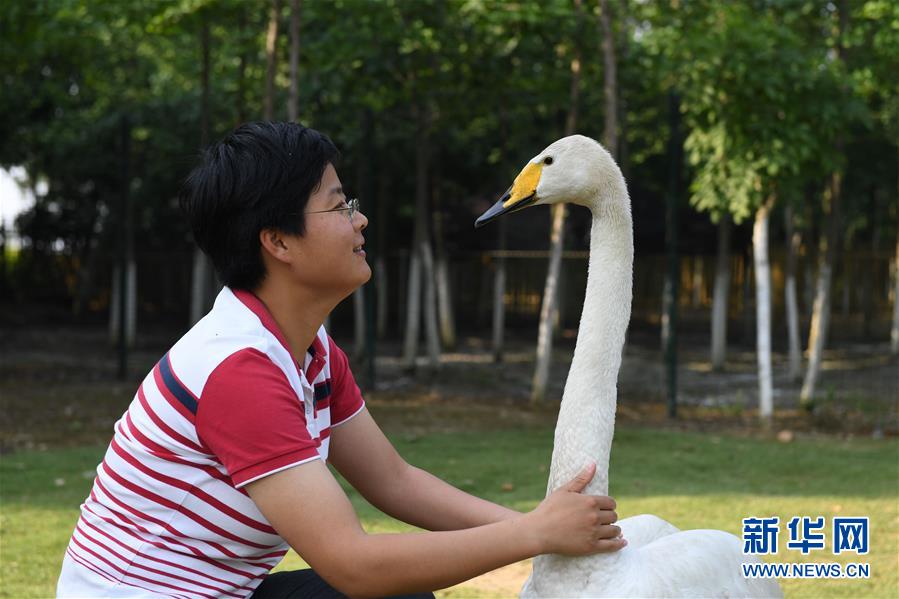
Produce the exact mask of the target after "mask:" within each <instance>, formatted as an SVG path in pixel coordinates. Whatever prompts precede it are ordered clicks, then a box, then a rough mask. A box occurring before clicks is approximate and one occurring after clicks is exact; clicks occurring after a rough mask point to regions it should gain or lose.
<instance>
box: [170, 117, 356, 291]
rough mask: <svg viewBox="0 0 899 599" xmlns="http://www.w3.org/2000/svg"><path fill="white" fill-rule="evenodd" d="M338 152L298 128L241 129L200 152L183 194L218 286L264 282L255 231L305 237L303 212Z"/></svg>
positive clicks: (319, 135)
mask: <svg viewBox="0 0 899 599" xmlns="http://www.w3.org/2000/svg"><path fill="white" fill-rule="evenodd" d="M339 157H340V153H339V152H338V151H337V147H336V146H335V145H334V143H333V142H332V141H331V140H330V139H328V137H327V136H326V135H324V134H322V133H319V132H318V131H316V130H314V129H310V128H308V127H304V126H303V125H300V124H297V123H271V122H258V123H246V124H244V125H241V126H240V127H238V128H237V129H235V130H234V131H232V132H231V133H230V134H229V135H228V136H227V137H225V139H223V140H222V141H220V142H218V143H216V144H213V145H212V146H210V147H209V148H207V149H206V150H204V151H203V153H202V157H201V161H200V164H199V165H198V166H197V167H196V168H195V169H194V170H193V171H192V172H191V173H190V175H189V176H188V177H187V181H186V182H185V185H184V189H183V191H182V193H181V207H182V209H183V210H184V211H185V213H186V214H187V216H188V219H189V221H190V226H191V229H192V230H193V235H194V240H195V241H196V242H197V245H198V246H200V249H201V250H203V251H204V252H205V253H206V255H208V256H209V258H210V259H211V260H212V264H213V266H214V267H215V270H216V272H217V273H218V275H219V278H220V279H221V281H222V283H224V284H225V285H227V286H229V287H232V288H235V289H247V290H253V289H256V288H257V287H258V286H259V285H260V284H261V283H262V280H263V279H264V278H265V274H266V273H265V266H264V264H263V262H262V255H261V249H262V246H261V244H260V243H259V232H260V231H262V230H263V229H278V230H280V231H283V232H285V233H288V234H293V235H303V234H304V233H305V219H304V217H303V211H304V210H305V208H306V203H307V202H308V201H309V196H310V195H312V194H313V193H315V191H316V190H317V188H318V185H319V183H320V182H321V179H322V176H323V175H324V172H325V169H326V168H327V166H328V164H336V161H337V160H338V159H339Z"/></svg>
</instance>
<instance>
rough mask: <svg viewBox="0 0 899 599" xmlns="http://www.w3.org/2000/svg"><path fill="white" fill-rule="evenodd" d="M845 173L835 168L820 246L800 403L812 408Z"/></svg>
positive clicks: (826, 321) (824, 335) (827, 323)
mask: <svg viewBox="0 0 899 599" xmlns="http://www.w3.org/2000/svg"><path fill="white" fill-rule="evenodd" d="M842 186H843V177H842V174H841V173H839V172H834V173H833V174H832V175H831V178H830V186H829V189H828V191H827V194H828V196H829V201H828V202H827V204H828V210H827V227H826V230H825V231H823V232H822V235H821V243H820V244H819V248H818V282H817V285H816V287H815V304H814V307H813V308H812V322H811V325H810V326H809V336H808V352H809V356H808V366H807V367H806V370H805V379H804V380H803V382H802V391H801V392H800V394H799V403H800V405H801V406H802V407H804V408H805V409H811V408H812V405H813V403H814V397H815V386H816V385H817V383H818V375H819V374H820V372H821V359H822V356H823V354H824V347H825V345H826V343H827V333H828V330H829V327H830V307H831V291H832V290H831V287H832V283H833V263H834V258H835V257H836V248H837V244H838V236H839V227H840V210H839V208H840V196H841V193H842Z"/></svg>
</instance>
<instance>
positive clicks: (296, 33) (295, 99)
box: [287, 0, 300, 122]
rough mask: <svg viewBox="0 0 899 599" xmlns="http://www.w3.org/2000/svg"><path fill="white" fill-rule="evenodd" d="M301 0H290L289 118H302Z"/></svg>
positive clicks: (296, 119)
mask: <svg viewBox="0 0 899 599" xmlns="http://www.w3.org/2000/svg"><path fill="white" fill-rule="evenodd" d="M299 106H300V0H290V91H289V95H288V97H287V119H288V120H289V121H293V122H296V121H298V120H299V118H300V112H299Z"/></svg>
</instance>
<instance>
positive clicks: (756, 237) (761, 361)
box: [752, 196, 774, 426]
mask: <svg viewBox="0 0 899 599" xmlns="http://www.w3.org/2000/svg"><path fill="white" fill-rule="evenodd" d="M773 205H774V197H773V196H771V197H769V198H768V200H767V201H766V202H765V203H764V204H762V206H761V207H759V209H758V211H757V212H756V213H755V224H754V226H753V227H752V250H753V257H754V263H755V298H756V299H755V313H756V357H757V359H758V368H759V416H761V418H762V420H763V421H764V423H765V424H766V425H768V426H770V424H771V419H772V417H773V416H774V393H773V382H772V377H771V265H770V263H769V262H768V220H769V216H770V214H771V207H772V206H773Z"/></svg>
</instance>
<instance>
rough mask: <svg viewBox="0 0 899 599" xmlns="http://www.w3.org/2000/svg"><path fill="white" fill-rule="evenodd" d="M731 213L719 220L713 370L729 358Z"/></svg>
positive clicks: (714, 301) (713, 314)
mask: <svg viewBox="0 0 899 599" xmlns="http://www.w3.org/2000/svg"><path fill="white" fill-rule="evenodd" d="M730 231H731V219H730V215H727V214H725V215H723V216H722V217H721V220H720V221H718V255H717V257H716V260H715V292H714V296H713V297H712V370H714V371H716V372H720V371H722V370H724V363H725V361H726V359H727V314H728V310H727V305H728V300H729V296H730Z"/></svg>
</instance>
